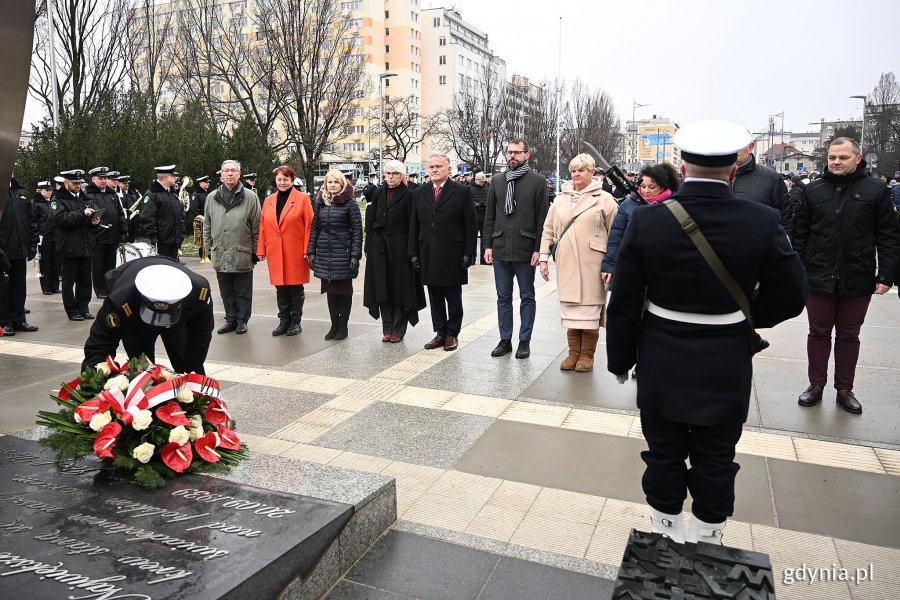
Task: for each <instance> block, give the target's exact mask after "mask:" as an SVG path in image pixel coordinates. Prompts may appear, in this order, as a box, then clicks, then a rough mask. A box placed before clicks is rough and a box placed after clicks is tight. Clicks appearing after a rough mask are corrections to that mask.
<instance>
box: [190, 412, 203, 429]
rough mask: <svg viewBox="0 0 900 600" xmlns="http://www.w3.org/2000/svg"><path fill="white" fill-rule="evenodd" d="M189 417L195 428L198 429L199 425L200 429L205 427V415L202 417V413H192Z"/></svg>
mask: <svg viewBox="0 0 900 600" xmlns="http://www.w3.org/2000/svg"><path fill="white" fill-rule="evenodd" d="M188 419H189V420H190V422H191V427H193V428H194V429H197V428H198V427H199V428H200V429H203V417H201V416H200V415H191V416H190V417H188Z"/></svg>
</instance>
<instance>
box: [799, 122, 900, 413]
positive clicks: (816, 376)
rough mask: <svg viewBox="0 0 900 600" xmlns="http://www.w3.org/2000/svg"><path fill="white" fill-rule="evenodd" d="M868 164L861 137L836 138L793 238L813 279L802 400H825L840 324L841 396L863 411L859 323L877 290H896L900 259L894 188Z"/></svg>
mask: <svg viewBox="0 0 900 600" xmlns="http://www.w3.org/2000/svg"><path fill="white" fill-rule="evenodd" d="M865 169H866V163H865V161H864V160H863V158H862V154H861V153H860V147H859V144H858V143H857V142H856V140H853V139H851V138H846V137H839V138H836V139H835V140H834V141H833V142H831V145H830V146H829V147H828V167H827V168H826V169H825V172H824V173H823V174H822V177H821V178H820V179H817V180H816V181H813V182H810V184H809V185H807V186H806V188H805V189H804V190H803V195H802V196H801V198H800V206H799V207H798V208H797V214H796V224H795V228H794V237H793V239H792V240H791V241H792V242H793V244H794V249H795V250H796V251H797V253H798V254H799V255H800V259H801V260H802V261H803V266H804V267H806V279H807V281H808V282H809V297H808V298H807V301H806V312H807V317H808V319H809V337H808V338H807V342H806V355H807V358H808V360H809V369H808V370H809V373H808V374H809V387H808V388H806V390H805V391H804V392H803V393H802V394H800V397H799V399H798V404H800V406H807V407H811V406H815V405H816V404H818V403H819V402H820V401H821V400H822V392H823V390H824V388H825V384H826V380H827V378H828V358H829V356H830V355H831V332H832V330H836V335H835V342H834V387H835V389H836V390H837V397H836V401H837V403H838V406H840V407H841V408H843V409H844V410H846V411H847V412H849V413H852V414H857V415H858V414H860V413H861V412H862V405H861V404H860V403H859V401H858V400H857V399H856V396H854V395H853V379H854V375H855V374H856V362H857V359H858V358H859V330H860V328H862V324H863V321H865V318H866V312H867V310H868V308H869V302H870V301H871V299H872V293H873V292H874V293H876V294H884V293H886V292H887V291H888V290H889V289H891V286H892V285H893V284H894V277H895V275H896V273H897V262H898V260H900V230H898V229H897V221H896V218H895V216H894V211H893V209H892V207H891V196H890V190H888V189H887V188H886V187H885V186H883V185H882V184H881V182H880V181H878V180H877V179H874V178H872V177H869V176H867V175H866V173H865ZM876 254H877V257H878V261H877V266H876V260H875V258H876Z"/></svg>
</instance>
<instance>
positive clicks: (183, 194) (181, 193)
mask: <svg viewBox="0 0 900 600" xmlns="http://www.w3.org/2000/svg"><path fill="white" fill-rule="evenodd" d="M193 184H194V182H193V181H191V178H190V177H188V176H187V175H185V176H184V179H183V180H182V181H181V189H179V190H178V200H180V201H181V208H182V209H183V210H184V212H185V213H187V211H188V210H190V207H191V195H190V194H189V193H188V191H187V188H189V187H191V186H192V185H193Z"/></svg>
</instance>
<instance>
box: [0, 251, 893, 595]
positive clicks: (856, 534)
mask: <svg viewBox="0 0 900 600" xmlns="http://www.w3.org/2000/svg"><path fill="white" fill-rule="evenodd" d="M186 261H187V263H188V266H190V267H191V268H193V269H195V270H196V271H197V272H199V273H201V274H203V275H205V276H206V277H207V278H208V279H209V280H210V282H211V283H212V285H213V301H214V304H215V307H216V316H217V326H219V325H221V324H222V322H223V313H222V312H221V310H220V309H221V303H220V302H219V296H218V290H217V289H216V287H215V279H216V278H215V273H214V272H213V270H212V268H211V267H210V266H209V265H200V264H198V262H197V259H196V258H195V257H190V258H188V259H187V260H186ZM29 268H30V269H32V268H33V267H32V266H31V265H29ZM470 281H471V283H470V284H469V285H467V286H465V287H464V289H463V304H464V307H465V319H464V322H463V329H462V332H461V334H460V337H459V349H458V350H457V351H455V352H444V351H442V350H424V349H423V348H422V346H423V344H424V343H425V342H427V341H428V340H429V339H431V337H432V336H433V332H432V329H431V323H430V320H429V315H428V310H427V309H426V310H424V311H422V312H421V313H420V317H421V321H420V323H419V324H418V326H417V327H415V328H410V330H409V332H408V334H407V336H406V338H405V340H404V341H403V342H402V343H399V344H385V343H382V341H381V337H382V333H381V326H380V323H379V322H376V321H374V320H372V319H371V318H370V316H369V315H368V313H367V311H366V309H365V308H364V307H363V306H362V280H361V279H360V280H357V281H356V282H355V289H354V292H355V294H354V301H353V311H352V316H351V321H350V336H349V337H348V338H347V339H346V340H343V341H340V342H329V341H325V340H324V339H323V336H324V334H325V332H326V331H327V330H328V327H329V317H328V309H327V306H326V303H325V298H324V296H321V295H320V294H319V293H318V292H319V285H318V281H317V280H314V281H313V283H312V284H310V285H308V286H307V289H306V304H305V308H304V315H303V333H301V334H300V335H299V336H296V337H277V338H273V337H272V336H271V334H270V332H271V330H272V329H273V328H274V326H275V325H276V323H277V318H276V316H275V315H276V312H277V309H276V304H275V290H274V288H273V287H272V286H270V285H269V283H268V274H267V272H266V268H265V263H261V264H260V265H258V266H257V268H256V272H255V282H254V285H255V290H254V304H253V315H254V316H253V318H252V320H251V321H250V323H249V329H250V330H249V333H248V334H247V335H243V336H236V335H235V334H233V333H232V334H227V335H215V334H214V335H213V340H212V346H211V348H210V352H209V357H208V360H207V373H208V374H209V375H211V376H213V377H215V378H217V379H219V381H220V382H221V383H222V387H223V390H224V395H225V398H226V399H227V400H228V401H229V403H230V407H231V409H232V411H233V414H234V417H235V418H236V420H237V423H238V428H237V432H238V433H239V434H241V437H242V439H243V440H244V441H246V442H247V443H248V444H249V445H250V448H251V450H252V451H253V453H254V454H255V455H256V458H255V459H254V461H255V462H253V463H252V464H251V465H249V466H247V467H242V469H247V468H250V467H253V466H254V465H255V466H256V468H257V471H256V472H253V473H245V474H244V480H245V481H251V480H252V484H254V485H259V486H261V487H265V480H266V476H267V473H266V472H265V468H264V467H265V465H266V464H271V465H278V468H279V469H281V470H282V471H284V470H286V471H287V476H288V477H289V478H290V477H295V478H296V480H297V485H298V486H299V487H303V486H307V487H305V488H304V489H305V490H306V492H305V493H309V494H310V495H316V486H320V487H327V486H328V485H329V484H328V479H329V478H330V477H334V478H335V479H340V480H341V481H342V482H343V485H347V482H351V484H350V485H352V482H353V481H368V482H372V481H376V482H383V483H384V484H390V483H391V481H392V480H393V482H394V483H395V485H396V522H394V523H393V525H392V526H391V528H390V529H389V530H388V532H387V533H385V534H384V535H383V536H381V537H380V538H379V539H377V541H375V544H374V545H373V546H372V547H371V548H370V549H369V550H368V551H367V552H365V553H364V554H363V555H362V557H361V558H359V560H357V561H356V562H355V563H354V564H352V565H346V566H347V568H348V569H349V570H348V571H347V573H346V575H345V576H344V577H343V579H342V580H341V581H340V582H339V583H338V584H337V585H336V586H335V587H334V588H332V589H331V591H330V593H329V596H328V597H329V598H333V599H349V598H383V599H388V598H473V599H474V598H479V599H482V600H483V599H487V598H603V597H606V596H608V594H609V593H610V591H611V588H612V581H613V580H614V579H615V574H616V569H617V566H618V565H619V563H620V561H621V558H622V553H623V550H624V547H625V543H626V541H627V536H628V532H629V530H630V529H631V528H633V527H634V528H638V529H642V530H645V531H646V530H649V526H650V523H649V519H648V516H647V508H646V505H645V504H644V497H643V493H642V491H641V482H640V478H641V474H642V472H643V462H642V461H641V459H640V452H641V450H642V449H644V448H645V444H644V441H643V438H642V435H641V429H640V422H639V420H638V419H637V411H636V407H635V403H634V398H635V390H636V387H635V386H636V383H635V382H634V381H633V380H632V381H629V382H627V383H625V384H624V385H619V384H618V383H616V381H615V378H614V377H613V376H612V375H611V374H609V373H608V372H607V371H606V364H605V351H602V349H601V348H598V353H597V359H598V360H597V363H596V364H595V370H594V371H593V372H591V373H576V372H562V371H560V369H559V362H560V361H561V360H562V358H563V356H564V354H565V352H566V338H565V332H564V330H563V329H562V328H561V327H560V324H559V310H558V301H557V294H556V284H555V279H554V278H553V277H551V280H550V282H548V283H544V282H543V281H542V280H541V279H540V278H538V281H537V285H538V288H537V297H538V309H537V322H536V324H535V331H534V335H533V338H532V343H531V357H530V358H528V359H525V360H516V359H515V358H513V356H512V355H507V356H504V357H501V358H491V357H490V351H491V349H492V348H493V347H494V345H495V344H496V343H497V340H498V331H497V319H496V295H495V290H494V282H493V275H492V271H491V267H489V266H476V267H473V268H472V269H471V270H470ZM27 306H28V308H30V310H31V314H30V315H29V322H31V323H33V324H35V325H38V326H40V331H38V332H36V333H31V334H24V333H20V334H18V335H16V336H15V337H14V338H2V340H0V364H2V369H0V389H2V390H3V393H2V395H0V415H2V417H0V432H2V433H4V434H11V433H14V432H17V431H22V430H25V429H28V428H30V427H32V426H33V424H34V420H35V414H36V412H37V411H38V410H40V409H52V408H53V407H54V405H53V403H52V401H51V400H50V399H49V394H50V393H51V390H53V389H56V388H58V387H59V385H60V383H62V382H63V381H68V380H70V379H72V378H73V377H74V376H75V375H76V372H77V371H78V368H79V365H80V362H81V360H82V358H83V353H82V347H83V344H84V341H85V339H86V337H87V333H88V329H89V327H90V323H89V322H86V323H78V322H72V321H69V320H67V319H66V315H65V312H64V310H63V307H62V301H61V298H60V296H59V295H54V296H44V295H42V294H41V291H40V287H39V285H38V279H37V278H36V277H34V272H33V270H32V271H30V272H29V278H28V299H27ZM99 306H100V304H99V301H97V300H95V301H94V302H92V307H91V308H92V312H96V309H98V308H99ZM517 323H518V319H517ZM806 332H807V324H806V317H805V315H801V316H800V317H798V318H796V319H793V320H791V321H789V322H787V323H784V324H782V325H780V326H779V327H778V328H776V329H774V330H771V331H766V332H764V337H766V338H767V339H768V340H769V341H770V342H771V347H770V348H769V349H767V350H766V351H764V352H763V353H761V354H759V355H757V357H756V358H755V360H754V386H753V391H752V397H751V408H750V416H749V419H748V422H747V423H746V426H745V428H744V434H743V437H742V439H741V442H740V444H739V445H738V453H739V454H738V462H739V463H740V465H741V470H740V473H739V474H738V477H737V503H736V510H735V514H734V518H733V520H731V521H730V522H729V523H728V526H727V528H726V530H725V538H724V541H725V543H726V544H727V545H729V546H736V547H740V548H746V549H752V550H756V551H760V552H764V553H767V554H769V555H770V557H771V560H772V567H773V575H774V579H775V584H776V593H777V596H778V598H779V599H782V598H784V599H791V598H834V599H840V598H852V599H854V600H855V599H863V598H873V599H874V598H884V599H889V598H900V402H898V398H900V392H898V390H900V365H898V361H897V356H898V354H900V335H898V333H900V300H898V297H897V294H896V289H893V290H891V292H890V293H888V294H887V295H885V296H875V297H873V300H872V304H871V307H870V309H869V315H868V317H867V320H866V324H865V325H864V327H863V329H862V334H861V339H862V350H861V355H860V363H859V368H858V371H857V379H856V385H855V391H856V394H857V397H858V398H859V399H860V402H861V403H862V405H863V408H864V411H863V414H862V415H861V416H853V415H849V414H847V413H845V412H844V411H842V410H840V409H839V408H838V407H837V406H836V405H835V403H834V391H833V390H829V389H826V398H825V401H823V403H822V404H821V405H819V406H817V407H814V408H811V409H810V408H801V407H799V406H797V400H796V399H797V395H798V394H799V393H800V392H801V391H802V390H803V389H804V388H805V387H806V385H807V380H806V351H805V348H806ZM602 339H603V338H602V336H601V342H602ZM163 350H164V349H163V348H162V344H161V343H159V344H158V345H157V351H158V355H157V359H158V361H159V362H162V363H165V362H166V360H165V356H164V354H162V352H163ZM122 358H123V356H122V355H120V356H119V359H120V360H121V359H122ZM267 461H270V462H267ZM312 478H318V480H317V482H316V483H315V484H312V483H309V482H307V481H306V480H307V479H310V480H311V479H312ZM348 499H349V500H352V501H354V502H357V503H358V502H359V501H360V499H358V498H354V497H352V494H350V495H349V496H348ZM686 508H688V507H687V506H686ZM841 568H845V569H849V571H850V572H851V573H857V572H858V571H857V570H858V569H866V570H867V571H866V573H867V577H868V579H869V581H864V582H851V581H816V582H814V583H810V582H809V581H794V582H791V581H790V579H791V577H789V576H788V575H787V574H788V573H797V572H799V571H800V570H801V569H809V570H814V569H823V570H829V571H831V570H833V569H841ZM786 570H787V571H786ZM804 572H805V571H804ZM807 579H808V577H807Z"/></svg>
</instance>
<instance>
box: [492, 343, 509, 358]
mask: <svg viewBox="0 0 900 600" xmlns="http://www.w3.org/2000/svg"><path fill="white" fill-rule="evenodd" d="M510 352H512V342H511V341H510V340H500V343H499V344H497V346H496V347H495V348H494V349H493V350H491V356H493V357H494V358H497V357H498V356H503V355H504V354H509V353H510Z"/></svg>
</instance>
